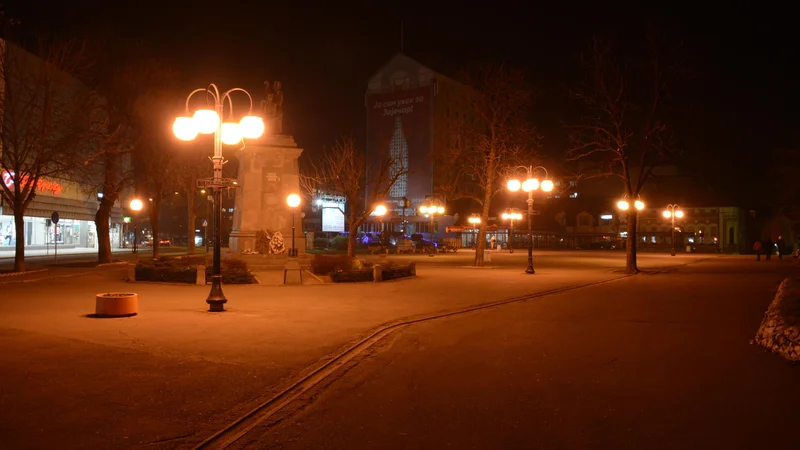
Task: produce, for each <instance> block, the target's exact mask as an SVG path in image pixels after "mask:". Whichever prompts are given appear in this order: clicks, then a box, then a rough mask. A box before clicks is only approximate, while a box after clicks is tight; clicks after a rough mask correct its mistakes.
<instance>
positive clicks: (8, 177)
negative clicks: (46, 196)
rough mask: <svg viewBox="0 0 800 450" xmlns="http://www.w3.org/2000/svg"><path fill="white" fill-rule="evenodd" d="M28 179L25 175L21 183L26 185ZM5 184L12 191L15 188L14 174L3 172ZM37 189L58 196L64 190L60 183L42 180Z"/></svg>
mask: <svg viewBox="0 0 800 450" xmlns="http://www.w3.org/2000/svg"><path fill="white" fill-rule="evenodd" d="M26 178H27V177H26V176H25V175H23V176H22V177H20V179H21V181H22V182H23V183H25V179H26ZM3 184H5V185H6V187H7V188H9V189H11V187H12V186H14V172H8V171H5V170H4V171H3ZM36 187H37V188H38V189H39V191H48V192H52V193H53V195H58V194H60V193H61V191H63V190H64V188H63V187H62V186H61V184H60V183H56V182H55V181H50V180H45V179H40V180H39V182H38V183H37V184H36Z"/></svg>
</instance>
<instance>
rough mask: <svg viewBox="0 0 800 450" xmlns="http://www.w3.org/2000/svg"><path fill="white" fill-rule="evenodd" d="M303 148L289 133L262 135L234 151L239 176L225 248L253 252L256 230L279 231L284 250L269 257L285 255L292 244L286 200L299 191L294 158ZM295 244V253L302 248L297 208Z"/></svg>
mask: <svg viewBox="0 0 800 450" xmlns="http://www.w3.org/2000/svg"><path fill="white" fill-rule="evenodd" d="M301 153H303V150H302V149H300V148H298V147H297V143H296V142H295V140H294V138H293V137H292V136H286V135H275V136H266V137H264V138H262V139H259V140H257V141H247V145H246V147H245V148H243V149H242V150H239V151H238V152H237V153H236V157H237V159H238V160H239V178H238V184H237V188H236V203H235V207H234V211H233V230H232V231H231V235H230V245H229V248H230V250H231V251H232V252H234V253H242V252H244V253H248V252H257V251H258V249H257V244H256V234H257V233H258V232H259V231H265V232H266V233H267V234H269V235H270V236H273V235H275V233H276V232H280V233H281V235H282V236H283V240H284V242H283V243H284V247H285V249H286V250H285V251H284V253H283V254H281V255H274V256H271V258H281V257H282V258H286V257H288V254H289V250H290V249H291V248H292V213H293V211H292V208H290V207H289V205H287V204H286V197H287V196H289V194H301V192H300V166H299V164H298V158H299V157H300V154H301ZM294 213H295V217H294V223H295V243H294V244H295V248H296V249H297V254H298V256H299V255H303V254H305V252H306V242H305V235H304V234H303V219H302V217H301V216H302V214H301V208H297V211H295V212H294Z"/></svg>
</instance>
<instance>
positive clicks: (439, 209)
mask: <svg viewBox="0 0 800 450" xmlns="http://www.w3.org/2000/svg"><path fill="white" fill-rule="evenodd" d="M436 212H438V213H439V214H444V206H440V207H438V208H436Z"/></svg>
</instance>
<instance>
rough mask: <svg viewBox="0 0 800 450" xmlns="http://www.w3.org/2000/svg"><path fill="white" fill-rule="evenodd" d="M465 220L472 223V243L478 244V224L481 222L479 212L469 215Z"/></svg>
mask: <svg viewBox="0 0 800 450" xmlns="http://www.w3.org/2000/svg"><path fill="white" fill-rule="evenodd" d="M467 221H468V222H469V223H471V224H472V232H473V244H474V245H475V246H476V249H477V245H478V234H477V231H478V225H480V224H481V216H480V215H479V214H473V215H471V216H470V217H469V218H468V219H467Z"/></svg>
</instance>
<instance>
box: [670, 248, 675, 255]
mask: <svg viewBox="0 0 800 450" xmlns="http://www.w3.org/2000/svg"><path fill="white" fill-rule="evenodd" d="M669 254H670V255H672V256H675V249H674V248H673V249H672V251H671V252H669Z"/></svg>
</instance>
